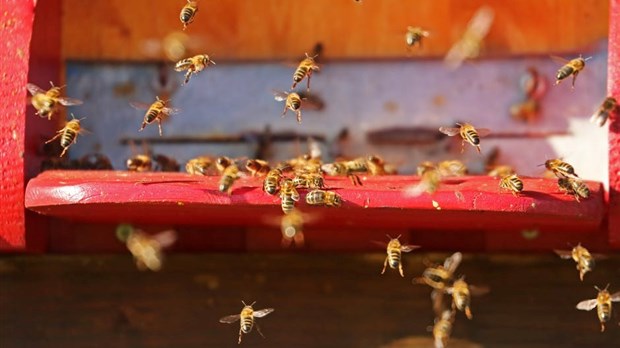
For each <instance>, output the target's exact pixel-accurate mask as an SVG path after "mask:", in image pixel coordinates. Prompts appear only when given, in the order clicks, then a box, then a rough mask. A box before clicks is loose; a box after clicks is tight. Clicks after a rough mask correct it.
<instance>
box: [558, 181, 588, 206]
mask: <svg viewBox="0 0 620 348" xmlns="http://www.w3.org/2000/svg"><path fill="white" fill-rule="evenodd" d="M558 186H559V187H560V190H562V191H564V192H565V193H567V194H572V195H573V197H575V200H576V201H577V202H579V198H584V199H585V198H588V197H590V189H589V188H588V185H586V184H585V183H584V182H583V181H581V180H579V179H575V178H559V179H558Z"/></svg>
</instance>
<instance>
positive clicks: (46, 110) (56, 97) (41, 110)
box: [26, 81, 82, 120]
mask: <svg viewBox="0 0 620 348" xmlns="http://www.w3.org/2000/svg"><path fill="white" fill-rule="evenodd" d="M50 84H51V85H52V88H50V89H48V90H47V91H46V90H44V89H42V88H41V87H39V86H37V85H35V84H33V83H28V84H27V85H26V89H28V92H30V94H31V95H32V98H30V103H31V104H32V106H34V108H35V109H36V110H37V112H36V113H35V114H36V115H38V116H39V117H47V119H48V120H51V119H52V115H53V114H54V112H56V111H57V110H58V105H59V104H60V105H64V106H70V105H80V104H82V101H81V100H79V99H74V98H67V97H61V96H60V89H61V88H62V87H56V86H54V84H53V83H52V82H51V81H50Z"/></svg>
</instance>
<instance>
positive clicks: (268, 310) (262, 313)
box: [254, 308, 275, 318]
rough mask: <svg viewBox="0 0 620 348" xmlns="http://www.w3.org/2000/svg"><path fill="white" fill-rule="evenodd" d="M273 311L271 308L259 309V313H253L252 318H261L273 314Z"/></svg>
mask: <svg viewBox="0 0 620 348" xmlns="http://www.w3.org/2000/svg"><path fill="white" fill-rule="evenodd" d="M274 310H275V309H273V308H265V309H261V310H259V311H254V317H255V318H262V317H264V316H266V315H267V314H269V313H271V312H273V311H274Z"/></svg>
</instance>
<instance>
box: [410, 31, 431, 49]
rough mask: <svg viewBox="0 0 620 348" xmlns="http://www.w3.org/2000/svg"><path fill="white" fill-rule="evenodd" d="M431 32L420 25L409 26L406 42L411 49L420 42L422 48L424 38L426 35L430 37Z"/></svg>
mask: <svg viewBox="0 0 620 348" xmlns="http://www.w3.org/2000/svg"><path fill="white" fill-rule="evenodd" d="M429 35H430V33H429V32H428V31H426V30H423V29H422V28H420V27H412V26H409V27H407V33H405V43H406V44H407V48H408V49H411V47H413V46H415V44H418V45H419V46H420V48H422V40H423V39H424V38H425V37H428V36H429Z"/></svg>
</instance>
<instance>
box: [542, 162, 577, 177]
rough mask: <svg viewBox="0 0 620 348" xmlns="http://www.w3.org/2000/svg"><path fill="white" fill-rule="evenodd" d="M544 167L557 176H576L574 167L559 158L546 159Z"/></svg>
mask: <svg viewBox="0 0 620 348" xmlns="http://www.w3.org/2000/svg"><path fill="white" fill-rule="evenodd" d="M545 168H547V169H548V170H550V171H552V172H553V174H555V176H557V177H558V178H578V176H577V174H575V168H573V166H571V165H570V164H568V163H566V162H564V161H563V160H562V159H559V158H556V159H550V160H546V161H545Z"/></svg>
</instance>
